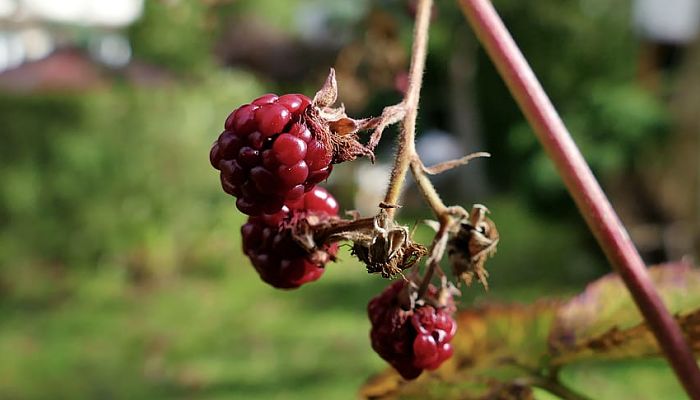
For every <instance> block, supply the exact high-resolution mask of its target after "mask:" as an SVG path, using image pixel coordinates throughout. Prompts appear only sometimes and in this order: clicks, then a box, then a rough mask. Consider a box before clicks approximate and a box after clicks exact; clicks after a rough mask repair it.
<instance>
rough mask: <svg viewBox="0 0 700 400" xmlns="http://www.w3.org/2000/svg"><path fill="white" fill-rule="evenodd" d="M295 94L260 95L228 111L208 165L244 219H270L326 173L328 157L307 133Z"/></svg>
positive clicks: (303, 105)
mask: <svg viewBox="0 0 700 400" xmlns="http://www.w3.org/2000/svg"><path fill="white" fill-rule="evenodd" d="M310 104H311V101H310V100H309V98H308V97H306V96H304V95H301V94H285V95H283V96H279V97H278V96H277V95H274V94H266V95H264V96H261V97H259V98H257V99H255V100H253V102H252V103H250V104H245V105H243V106H241V107H239V108H238V109H236V110H234V111H233V112H232V113H231V114H230V115H229V116H228V118H227V119H226V122H225V124H224V131H223V132H222V133H221V135H220V136H219V139H218V140H217V141H216V142H215V143H214V145H213V146H212V148H211V151H210V153H209V159H210V161H211V164H212V166H213V167H214V168H216V169H218V170H220V171H221V174H220V178H221V186H222V187H223V189H224V191H225V192H226V193H228V194H230V195H232V196H235V197H236V198H237V200H236V206H237V207H238V209H239V210H240V211H241V212H243V213H245V214H248V215H261V214H274V213H276V212H278V211H280V210H281V209H282V207H283V206H284V205H285V204H288V203H289V202H292V201H295V200H299V199H300V198H301V197H302V196H303V195H304V193H305V192H308V191H309V190H311V189H312V188H313V187H314V185H316V184H317V183H319V182H321V181H324V180H325V179H326V178H328V176H329V175H330V173H331V170H332V168H333V166H332V165H331V161H332V158H333V151H332V149H331V148H330V146H327V145H324V144H323V143H322V142H321V141H320V140H319V138H318V137H316V136H315V135H314V134H313V133H312V132H311V131H310V130H309V128H308V127H307V124H306V123H305V120H304V113H305V111H306V109H307V107H309V105H310Z"/></svg>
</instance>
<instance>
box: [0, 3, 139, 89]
mask: <svg viewBox="0 0 700 400" xmlns="http://www.w3.org/2000/svg"><path fill="white" fill-rule="evenodd" d="M142 13H143V0H118V1H101V0H60V1H56V0H0V88H3V89H6V90H19V91H31V90H35V89H37V88H78V89H79V88H82V87H84V86H93V85H94V84H95V83H96V82H97V81H99V71H98V70H99V69H100V68H101V66H107V67H109V68H120V67H123V66H125V65H127V64H128V63H129V61H130V60H131V45H130V43H129V39H128V36H127V35H126V28H127V27H128V26H129V25H131V24H132V23H134V22H135V21H136V20H137V19H138V18H139V17H140V16H141V14H142Z"/></svg>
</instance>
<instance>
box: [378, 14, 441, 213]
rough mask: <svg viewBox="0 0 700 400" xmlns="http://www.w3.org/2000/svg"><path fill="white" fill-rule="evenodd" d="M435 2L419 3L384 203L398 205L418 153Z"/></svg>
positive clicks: (390, 210)
mask: <svg viewBox="0 0 700 400" xmlns="http://www.w3.org/2000/svg"><path fill="white" fill-rule="evenodd" d="M432 7H433V0H419V1H418V5H417V9H416V24H415V26H414V28H413V49H412V51H411V66H410V69H409V72H408V90H407V91H406V97H404V100H403V102H402V106H403V108H404V110H405V112H406V113H405V115H404V118H403V123H402V127H401V136H400V137H399V144H398V150H397V153H396V159H395V161H394V167H393V169H392V171H391V179H390V180H389V187H388V188H387V192H386V196H385V197H384V203H387V204H396V203H397V202H398V200H399V195H400V194H401V188H402V187H403V183H404V180H405V179H406V172H408V167H409V164H410V163H411V160H412V159H413V158H414V155H415V153H416V148H415V143H414V141H415V133H416V117H417V115H418V101H419V99H420V89H421V84H422V81H423V71H424V69H425V57H426V54H427V47H428V28H429V27H430V11H431V9H432ZM394 212H395V209H391V208H390V209H388V210H387V214H388V217H389V218H393V217H394Z"/></svg>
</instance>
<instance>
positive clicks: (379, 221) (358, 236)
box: [339, 209, 427, 278]
mask: <svg viewBox="0 0 700 400" xmlns="http://www.w3.org/2000/svg"><path fill="white" fill-rule="evenodd" d="M339 236H340V237H341V238H342V239H345V240H350V241H352V242H353V244H352V254H353V255H354V256H356V257H357V258H358V259H359V260H360V261H362V262H363V263H365V265H366V266H367V272H369V273H380V274H381V275H382V276H383V277H385V278H389V277H393V276H395V275H397V274H400V273H401V272H402V271H403V270H405V269H407V268H411V267H412V266H413V265H415V264H416V263H417V262H418V261H420V259H421V258H422V257H423V256H425V255H426V254H427V250H426V248H425V247H424V246H423V245H421V244H420V243H415V242H413V241H412V240H411V235H410V233H409V230H408V228H407V227H405V226H401V225H397V224H396V223H395V222H394V221H393V220H392V219H390V218H389V217H388V215H387V213H386V211H385V210H384V209H381V210H380V211H379V214H377V216H376V217H375V218H374V224H373V227H372V229H368V230H358V231H353V232H345V233H343V234H341V235H339Z"/></svg>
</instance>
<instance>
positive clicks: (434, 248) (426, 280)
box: [418, 216, 451, 299]
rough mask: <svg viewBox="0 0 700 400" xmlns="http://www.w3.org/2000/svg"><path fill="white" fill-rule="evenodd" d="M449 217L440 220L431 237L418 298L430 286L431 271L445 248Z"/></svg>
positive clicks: (437, 265) (440, 258) (437, 266)
mask: <svg viewBox="0 0 700 400" xmlns="http://www.w3.org/2000/svg"><path fill="white" fill-rule="evenodd" d="M450 222H451V218H450V217H449V216H448V217H447V219H443V220H441V221H440V228H439V229H438V232H437V233H436V234H435V238H433V243H432V244H431V246H430V256H428V259H427V260H426V261H425V265H426V267H427V269H426V271H425V274H424V275H423V280H422V281H421V283H420V287H419V288H418V298H419V299H420V298H421V297H423V295H424V294H425V293H426V291H427V290H428V287H429V286H430V281H431V280H432V279H433V272H434V271H435V269H436V268H439V267H440V266H439V264H440V260H442V256H443V255H444V254H445V249H446V248H447V239H448V234H449V230H450Z"/></svg>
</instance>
